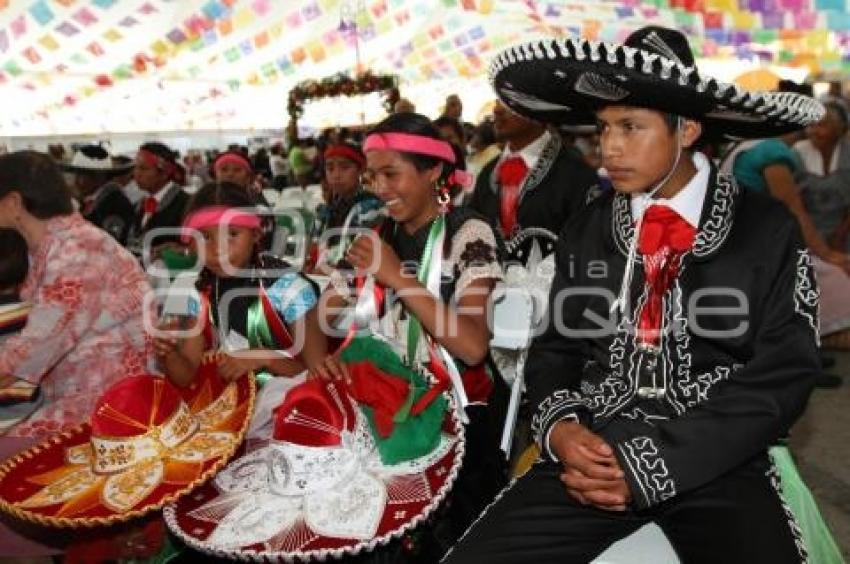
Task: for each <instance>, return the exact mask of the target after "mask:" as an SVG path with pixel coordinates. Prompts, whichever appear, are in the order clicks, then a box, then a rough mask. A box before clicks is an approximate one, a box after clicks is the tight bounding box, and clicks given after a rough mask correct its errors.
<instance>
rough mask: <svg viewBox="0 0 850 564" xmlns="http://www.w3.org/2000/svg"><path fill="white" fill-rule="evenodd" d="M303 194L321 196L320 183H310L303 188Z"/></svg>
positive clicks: (313, 196)
mask: <svg viewBox="0 0 850 564" xmlns="http://www.w3.org/2000/svg"><path fill="white" fill-rule="evenodd" d="M304 193H305V196H310V197H311V198H319V199H321V198H322V185H321V184H310V185H309V186H307V187H306V188H304Z"/></svg>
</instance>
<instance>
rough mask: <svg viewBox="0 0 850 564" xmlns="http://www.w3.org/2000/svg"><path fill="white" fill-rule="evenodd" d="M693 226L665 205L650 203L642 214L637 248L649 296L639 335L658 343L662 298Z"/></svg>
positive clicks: (690, 242) (693, 232)
mask: <svg viewBox="0 0 850 564" xmlns="http://www.w3.org/2000/svg"><path fill="white" fill-rule="evenodd" d="M695 236H696V229H694V227H693V226H692V225H691V224H690V223H688V222H687V221H685V220H684V219H683V218H682V216H680V215H679V214H678V213H676V212H675V211H673V210H672V209H670V208H668V207H665V206H655V205H654V206H649V208H647V210H646V212H645V213H644V215H643V225H642V226H641V229H640V239H639V240H638V250H639V251H640V253H641V254H642V255H643V269H644V273H645V274H646V284H647V285H648V286H649V299H648V300H647V302H646V305H645V306H644V307H643V309H642V310H641V312H640V319H639V320H638V339H639V340H640V342H642V343H644V344H648V345H653V346H657V345H658V342H659V333H660V331H661V321H662V320H661V315H662V311H661V309H662V307H661V306H662V298H663V297H664V293H665V292H667V290H668V289H669V288H670V285H671V284H672V283H673V280H675V279H676V277H677V276H678V274H679V262H680V259H681V257H682V255H683V254H684V253H685V252H686V251H687V250H689V249H690V248H691V246H692V245H693V243H694V237H695Z"/></svg>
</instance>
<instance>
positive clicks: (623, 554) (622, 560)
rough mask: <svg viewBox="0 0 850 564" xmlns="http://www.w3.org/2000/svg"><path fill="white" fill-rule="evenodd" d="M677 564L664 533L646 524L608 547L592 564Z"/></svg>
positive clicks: (656, 527) (675, 556) (650, 524)
mask: <svg viewBox="0 0 850 564" xmlns="http://www.w3.org/2000/svg"><path fill="white" fill-rule="evenodd" d="M646 562H651V563H652V564H679V557H678V556H677V555H676V551H675V550H673V546H672V545H671V544H670V541H669V540H667V537H666V536H665V535H664V531H662V530H661V528H660V527H659V526H658V525H656V524H655V523H648V524H646V525H644V526H643V527H641V528H640V529H638V530H637V531H635V532H634V533H632V534H631V535H629V536H627V537H625V538H623V539H620V540H618V541H617V542H615V543H614V544H612V545H611V546H609V547H608V548H607V549H606V550H605V552H603V553H602V554H600V555H599V556H597V557H596V558H595V559H594V560H593V561H592V564H644V563H646Z"/></svg>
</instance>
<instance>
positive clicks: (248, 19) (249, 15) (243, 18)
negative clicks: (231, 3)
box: [233, 8, 254, 29]
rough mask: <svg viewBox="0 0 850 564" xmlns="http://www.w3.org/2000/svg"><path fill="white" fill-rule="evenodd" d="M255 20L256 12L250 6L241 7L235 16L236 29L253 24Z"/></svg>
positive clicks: (234, 24)
mask: <svg viewBox="0 0 850 564" xmlns="http://www.w3.org/2000/svg"><path fill="white" fill-rule="evenodd" d="M253 21H254V12H252V11H251V10H250V8H239V9H238V10H236V14H234V16H233V26H234V27H235V28H236V29H242V28H243V27H247V26H249V25H251V23H252V22H253Z"/></svg>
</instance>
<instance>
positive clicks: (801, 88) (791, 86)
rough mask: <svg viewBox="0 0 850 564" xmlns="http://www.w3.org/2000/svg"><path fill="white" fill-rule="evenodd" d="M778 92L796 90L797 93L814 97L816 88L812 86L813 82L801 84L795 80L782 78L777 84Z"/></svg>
mask: <svg viewBox="0 0 850 564" xmlns="http://www.w3.org/2000/svg"><path fill="white" fill-rule="evenodd" d="M776 91H777V92H796V93H797V94H804V95H806V96H808V97H810V98H813V97H814V95H815V90H814V88H812V85H811V84H800V83H797V82H794V81H793V80H788V79H784V78H783V79H782V80H780V81H779V82H778V83H777V85H776Z"/></svg>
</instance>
